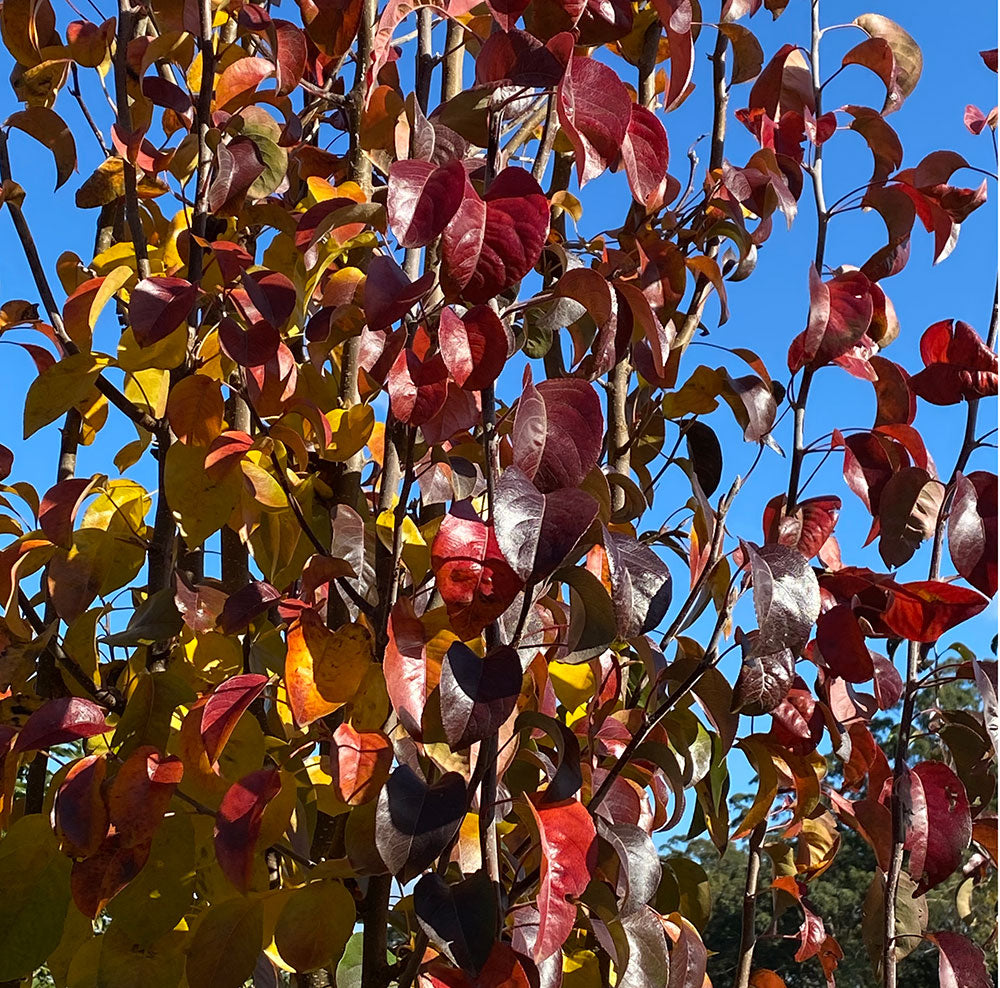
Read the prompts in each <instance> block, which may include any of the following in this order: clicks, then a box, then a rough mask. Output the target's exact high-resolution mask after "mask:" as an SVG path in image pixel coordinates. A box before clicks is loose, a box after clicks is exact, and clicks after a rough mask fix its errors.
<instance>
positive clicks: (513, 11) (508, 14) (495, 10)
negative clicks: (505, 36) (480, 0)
mask: <svg viewBox="0 0 1000 988" xmlns="http://www.w3.org/2000/svg"><path fill="white" fill-rule="evenodd" d="M529 2H530V0H487V3H486V6H487V7H489V10H490V13H491V14H492V15H493V20H495V21H496V22H497V24H499V25H500V28H501V30H503V31H510V30H512V29H513V27H514V25H515V24H516V23H517V19H518V18H519V17H520V16H521V15H522V14H523V13H524V12H525V10H527V8H528V3H529Z"/></svg>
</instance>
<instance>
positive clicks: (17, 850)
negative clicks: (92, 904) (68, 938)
mask: <svg viewBox="0 0 1000 988" xmlns="http://www.w3.org/2000/svg"><path fill="white" fill-rule="evenodd" d="M69 875H70V863H69V859H68V858H67V857H66V856H65V855H63V854H61V853H60V851H59V845H58V844H57V843H56V839H55V835H54V834H53V833H52V827H51V826H50V825H49V821H48V819H46V817H45V816H44V815H43V814H29V815H27V816H24V817H22V818H21V819H20V820H18V821H16V822H15V823H14V824H13V825H12V826H11V827H10V828H9V829H8V830H7V833H6V834H5V836H4V838H3V840H2V841H0V886H2V887H3V890H4V894H3V896H2V897H0V977H2V978H3V979H5V980H8V981H18V980H20V979H21V978H24V977H30V976H31V974H32V972H33V971H34V970H35V969H36V968H38V967H40V966H41V965H42V964H43V963H44V962H45V960H46V959H47V958H48V956H49V955H50V954H51V953H52V951H53V950H55V948H56V946H57V945H58V944H59V939H60V937H61V936H62V932H63V923H64V922H65V920H66V912H67V909H68V908H69V901H70V889H69Z"/></svg>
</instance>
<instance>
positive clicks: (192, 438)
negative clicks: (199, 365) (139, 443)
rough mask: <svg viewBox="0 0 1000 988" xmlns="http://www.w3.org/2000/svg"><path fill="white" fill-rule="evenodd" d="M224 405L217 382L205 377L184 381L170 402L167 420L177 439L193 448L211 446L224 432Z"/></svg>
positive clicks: (171, 394)
mask: <svg viewBox="0 0 1000 988" xmlns="http://www.w3.org/2000/svg"><path fill="white" fill-rule="evenodd" d="M225 410H226V406H225V402H224V401H223V398H222V389H221V388H220V386H219V382H218V381H213V380H212V379H211V378H210V377H206V376H205V375H204V374H191V375H190V376H188V377H185V378H182V379H181V380H180V381H178V382H177V383H176V384H175V385H174V386H173V387H172V388H171V389H170V396H169V397H168V398H167V420H168V421H169V422H170V428H171V429H173V431H174V435H175V436H177V438H178V439H179V440H180V441H181V442H182V443H187V444H189V445H192V446H211V445H212V443H213V442H215V440H216V439H218V438H219V435H220V434H221V432H222V422H223V417H224V415H225Z"/></svg>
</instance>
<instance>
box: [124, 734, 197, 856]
mask: <svg viewBox="0 0 1000 988" xmlns="http://www.w3.org/2000/svg"><path fill="white" fill-rule="evenodd" d="M183 775H184V763H183V762H182V761H181V760H180V758H178V757H176V756H175V755H167V756H163V755H161V754H160V752H159V751H158V750H157V749H156V748H154V747H153V746H152V745H145V746H143V747H140V748H137V749H136V750H135V751H134V752H132V754H131V755H129V757H128V759H127V760H126V762H125V764H124V765H122V767H121V768H120V769H118V774H117V775H116V776H115V778H114V781H113V782H112V783H111V789H110V791H109V793H108V812H109V814H110V816H111V824H112V826H114V828H115V830H116V832H117V833H118V836H119V838H121V842H122V844H123V845H124V846H125V847H137V846H138V845H140V844H145V843H147V842H148V841H150V840H152V839H153V835H154V834H155V833H156V830H157V828H158V827H159V825H160V821H161V820H162V819H163V814H164V813H166V812H167V808H168V807H169V806H170V800H171V799H172V798H173V795H174V790H175V789H176V788H177V784H178V783H179V782H180V781H181V778H182V777H183Z"/></svg>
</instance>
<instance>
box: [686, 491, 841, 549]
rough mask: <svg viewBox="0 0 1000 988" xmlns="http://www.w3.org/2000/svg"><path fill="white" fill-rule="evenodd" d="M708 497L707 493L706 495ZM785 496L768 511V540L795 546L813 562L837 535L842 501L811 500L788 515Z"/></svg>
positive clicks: (776, 501) (798, 503) (766, 514)
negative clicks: (834, 533) (828, 540)
mask: <svg viewBox="0 0 1000 988" xmlns="http://www.w3.org/2000/svg"><path fill="white" fill-rule="evenodd" d="M706 493H707V491H706ZM784 507H785V498H784V496H783V495H778V496H777V497H773V498H771V500H770V501H768V503H767V507H766V508H765V509H764V539H765V540H766V541H767V542H778V543H780V544H781V545H790V546H794V547H795V548H796V549H798V550H799V552H801V553H802V555H803V556H805V557H806V559H812V557H813V556H815V555H816V554H817V553H818V552H819V551H820V549H822V548H823V546H824V545H825V544H826V541H827V539H829V538H830V536H831V535H832V534H833V530H834V528H836V526H837V519H838V518H839V517H840V507H841V504H840V498H839V497H832V496H827V497H811V498H806V500H804V501H799V502H797V503H796V506H795V513H794V514H792V515H788V514H785V513H784Z"/></svg>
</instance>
